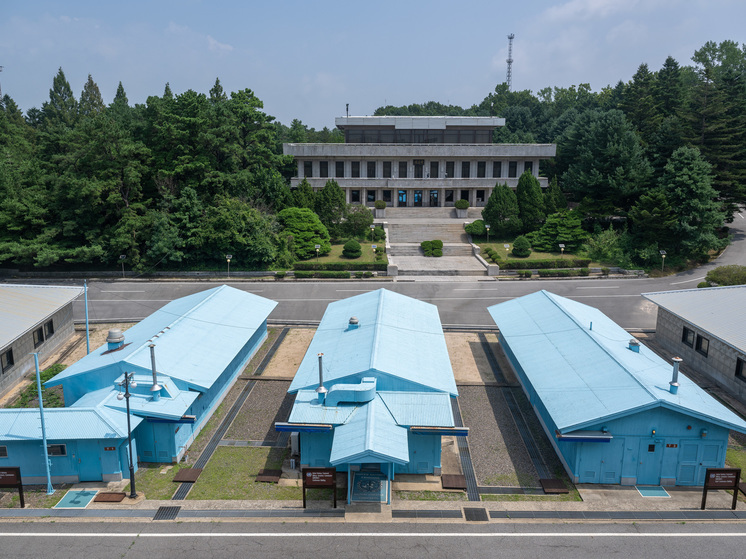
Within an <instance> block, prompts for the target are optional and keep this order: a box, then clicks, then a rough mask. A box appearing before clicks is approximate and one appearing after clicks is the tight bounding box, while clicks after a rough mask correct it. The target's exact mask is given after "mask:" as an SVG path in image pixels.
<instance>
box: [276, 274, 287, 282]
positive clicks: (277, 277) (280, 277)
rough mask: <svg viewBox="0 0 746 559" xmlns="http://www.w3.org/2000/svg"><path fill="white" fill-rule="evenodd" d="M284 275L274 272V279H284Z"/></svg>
mask: <svg viewBox="0 0 746 559" xmlns="http://www.w3.org/2000/svg"><path fill="white" fill-rule="evenodd" d="M285 275H286V273H285V272H275V279H277V280H281V279H283V278H284V277H285Z"/></svg>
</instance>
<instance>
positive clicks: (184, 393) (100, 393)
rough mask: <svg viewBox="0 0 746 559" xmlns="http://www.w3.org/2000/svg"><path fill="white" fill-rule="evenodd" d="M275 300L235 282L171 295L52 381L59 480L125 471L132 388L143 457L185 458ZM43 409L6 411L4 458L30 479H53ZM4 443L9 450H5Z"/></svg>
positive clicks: (0, 439)
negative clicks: (58, 401) (58, 396)
mask: <svg viewBox="0 0 746 559" xmlns="http://www.w3.org/2000/svg"><path fill="white" fill-rule="evenodd" d="M276 304H277V303H275V302H274V301H270V300H268V299H265V298H263V297H259V296H257V295H253V294H250V293H246V292H244V291H240V290H237V289H234V288H232V287H228V286H225V285H223V286H220V287H216V288H214V289H208V290H206V291H202V292H200V293H196V294H194V295H189V296H187V297H183V298H181V299H177V300H176V301H173V302H171V303H169V304H167V305H165V306H164V307H162V308H161V309H159V310H157V311H155V312H154V313H153V314H152V315H150V316H149V317H147V318H146V319H144V320H143V321H141V322H139V323H138V324H136V325H134V326H133V327H132V328H130V329H128V330H127V331H126V333H125V334H123V333H122V332H121V330H111V331H110V332H109V337H108V338H107V343H106V344H104V345H103V346H101V347H100V348H98V349H96V350H94V351H91V353H90V354H88V355H86V356H85V357H83V358H82V359H81V360H79V361H78V362H77V363H75V364H73V365H71V366H70V367H68V368H67V369H65V370H64V371H62V372H61V373H60V374H58V375H57V376H55V377H54V378H52V379H51V380H49V381H47V383H46V386H47V387H50V386H61V387H62V389H63V393H64V400H65V406H66V407H65V408H57V409H50V410H45V424H46V425H47V440H48V448H49V451H50V460H51V464H52V476H53V481H54V482H63V481H66V482H75V481H99V480H104V481H112V480H117V479H122V477H127V476H128V475H129V472H128V458H127V455H128V452H129V450H128V445H127V416H126V402H125V401H124V400H120V399H119V398H118V397H117V396H118V395H119V394H120V392H121V388H120V384H121V383H122V381H123V379H124V374H125V373H134V377H133V378H134V381H135V383H136V386H134V387H131V388H130V394H131V397H130V410H131V418H132V433H133V445H134V448H133V451H134V454H135V455H136V456H137V461H138V462H167V463H171V462H177V461H179V460H180V459H181V457H182V456H183V455H184V453H185V452H186V450H187V449H188V447H189V445H190V444H191V442H192V441H193V440H194V438H195V436H196V435H197V434H198V433H199V431H200V430H201V429H202V428H203V427H204V425H205V423H206V422H207V420H208V419H209V418H210V416H211V415H212V413H213V412H214V410H215V409H216V408H217V406H218V405H219V404H220V402H221V401H222V399H223V397H224V396H225V394H226V392H227V391H228V390H229V389H230V387H231V386H232V385H233V383H234V382H235V380H236V378H237V376H238V375H239V373H240V372H241V371H242V370H243V369H244V367H245V366H246V364H247V363H248V361H249V360H250V359H251V357H252V356H253V355H254V353H255V352H256V350H257V349H258V348H259V346H260V345H261V343H262V342H263V341H264V340H265V339H266V337H267V317H268V316H269V314H270V313H271V312H272V310H273V309H274V307H275V306H276ZM40 442H41V424H40V420H39V412H38V410H12V409H6V410H0V454H3V453H4V455H5V456H4V457H3V458H0V460H4V461H5V462H6V463H7V465H9V466H20V467H21V473H22V475H23V479H24V482H25V483H34V482H39V481H42V480H44V479H45V477H44V476H45V470H44V463H43V458H41V459H40V458H39V457H40V456H42V455H43V449H42V448H41V444H40ZM3 447H4V448H3Z"/></svg>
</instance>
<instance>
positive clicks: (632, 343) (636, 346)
mask: <svg viewBox="0 0 746 559" xmlns="http://www.w3.org/2000/svg"><path fill="white" fill-rule="evenodd" d="M629 349H631V350H632V351H634V352H635V353H640V342H638V341H637V340H636V339H635V338H632V339H631V340H630V341H629Z"/></svg>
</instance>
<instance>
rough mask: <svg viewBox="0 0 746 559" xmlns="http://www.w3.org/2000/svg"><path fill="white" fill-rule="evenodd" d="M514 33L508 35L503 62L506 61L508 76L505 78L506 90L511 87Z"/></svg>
mask: <svg viewBox="0 0 746 559" xmlns="http://www.w3.org/2000/svg"><path fill="white" fill-rule="evenodd" d="M514 38H515V34H514V33H511V34H510V35H508V58H507V60H506V61H505V62H507V63H508V77H507V79H506V80H505V81H506V82H507V84H508V91H510V90H511V88H512V87H513V39H514Z"/></svg>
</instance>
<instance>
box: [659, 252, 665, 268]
mask: <svg viewBox="0 0 746 559" xmlns="http://www.w3.org/2000/svg"><path fill="white" fill-rule="evenodd" d="M660 253H661V272H662V271H663V269H664V268H665V267H666V251H665V250H661V251H660Z"/></svg>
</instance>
